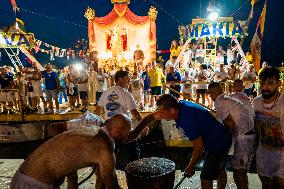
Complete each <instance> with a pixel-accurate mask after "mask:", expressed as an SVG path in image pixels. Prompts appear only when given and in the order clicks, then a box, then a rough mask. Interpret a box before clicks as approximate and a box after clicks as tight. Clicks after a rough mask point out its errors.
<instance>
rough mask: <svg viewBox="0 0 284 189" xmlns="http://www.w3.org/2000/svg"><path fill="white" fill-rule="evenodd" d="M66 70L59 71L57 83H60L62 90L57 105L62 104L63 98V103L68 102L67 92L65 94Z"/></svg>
mask: <svg viewBox="0 0 284 189" xmlns="http://www.w3.org/2000/svg"><path fill="white" fill-rule="evenodd" d="M66 72H67V70H66V68H63V69H62V70H60V73H59V82H60V86H61V87H62V90H61V91H59V96H58V98H59V104H62V103H63V102H62V100H63V98H64V101H65V103H66V102H68V99H67V92H66Z"/></svg>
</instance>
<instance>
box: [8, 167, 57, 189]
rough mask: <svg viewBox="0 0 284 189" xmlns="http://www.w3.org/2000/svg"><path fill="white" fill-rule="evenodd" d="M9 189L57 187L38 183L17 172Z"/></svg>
mask: <svg viewBox="0 0 284 189" xmlns="http://www.w3.org/2000/svg"><path fill="white" fill-rule="evenodd" d="M10 189H59V187H56V186H53V185H51V184H46V183H43V182H40V181H38V180H36V179H34V178H32V177H29V176H27V175H24V174H23V173H21V172H20V171H19V170H18V171H17V172H16V174H15V175H14V176H13V178H12V181H11V183H10Z"/></svg>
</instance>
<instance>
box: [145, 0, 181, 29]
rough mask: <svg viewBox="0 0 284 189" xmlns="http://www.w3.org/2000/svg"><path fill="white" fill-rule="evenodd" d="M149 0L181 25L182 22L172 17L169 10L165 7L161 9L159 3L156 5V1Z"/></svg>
mask: <svg viewBox="0 0 284 189" xmlns="http://www.w3.org/2000/svg"><path fill="white" fill-rule="evenodd" d="M148 1H150V2H151V3H153V4H154V5H156V6H157V7H158V8H160V9H161V10H162V11H164V12H165V13H166V14H167V15H169V16H170V17H171V18H172V19H174V20H175V21H176V22H177V23H179V24H180V25H183V23H182V22H181V21H180V20H178V19H177V18H176V17H174V16H173V15H172V14H170V13H169V12H167V11H166V10H165V9H163V8H162V7H161V6H160V5H158V4H157V3H155V2H154V1H152V0H148Z"/></svg>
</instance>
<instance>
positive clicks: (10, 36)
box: [0, 33, 34, 48]
mask: <svg viewBox="0 0 284 189" xmlns="http://www.w3.org/2000/svg"><path fill="white" fill-rule="evenodd" d="M33 44H34V34H32V33H27V34H18V33H0V48H17V47H24V48H32V47H33Z"/></svg>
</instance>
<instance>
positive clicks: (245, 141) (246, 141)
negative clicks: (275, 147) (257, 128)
mask: <svg viewBox="0 0 284 189" xmlns="http://www.w3.org/2000/svg"><path fill="white" fill-rule="evenodd" d="M255 151H256V135H255V134H252V135H242V136H239V137H236V138H235V143H234V154H233V168H234V169H246V170H248V169H249V167H250V164H251V161H252V158H253V156H254V154H255Z"/></svg>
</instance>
